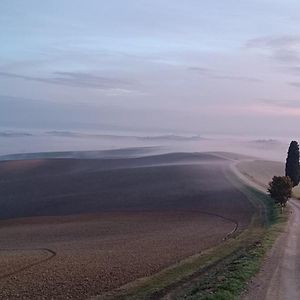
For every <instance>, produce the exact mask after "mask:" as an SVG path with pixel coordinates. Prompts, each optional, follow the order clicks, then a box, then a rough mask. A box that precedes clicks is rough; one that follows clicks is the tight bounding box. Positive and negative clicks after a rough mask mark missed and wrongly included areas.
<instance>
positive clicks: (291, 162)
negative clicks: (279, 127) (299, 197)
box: [285, 141, 300, 187]
mask: <svg viewBox="0 0 300 300" xmlns="http://www.w3.org/2000/svg"><path fill="white" fill-rule="evenodd" d="M285 176H288V177H290V178H291V180H292V183H293V187H294V186H296V185H298V184H299V181H300V166H299V145H298V143H297V142H296V141H292V142H291V144H290V147H289V150H288V155H287V159H286V165H285Z"/></svg>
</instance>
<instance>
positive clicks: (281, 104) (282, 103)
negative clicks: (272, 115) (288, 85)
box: [258, 84, 300, 108]
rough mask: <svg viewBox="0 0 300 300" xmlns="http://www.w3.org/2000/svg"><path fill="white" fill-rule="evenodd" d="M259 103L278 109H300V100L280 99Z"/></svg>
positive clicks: (265, 100)
mask: <svg viewBox="0 0 300 300" xmlns="http://www.w3.org/2000/svg"><path fill="white" fill-rule="evenodd" d="M299 87H300V84H299ZM258 101H259V102H260V103H261V104H263V105H267V106H271V107H278V108H300V100H299V101H297V100H287V99H285V100H278V99H258Z"/></svg>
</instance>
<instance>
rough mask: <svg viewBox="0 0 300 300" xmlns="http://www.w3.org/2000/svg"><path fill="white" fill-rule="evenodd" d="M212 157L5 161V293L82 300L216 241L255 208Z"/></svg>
mask: <svg viewBox="0 0 300 300" xmlns="http://www.w3.org/2000/svg"><path fill="white" fill-rule="evenodd" d="M229 165H230V162H229V161H227V160H226V159H225V158H224V159H223V158H220V157H216V156H214V155H210V154H184V153H181V154H180V153H179V154H169V155H159V156H152V157H143V158H131V159H124V158H123V159H97V160H96V159H90V160H80V159H51V160H28V161H8V162H1V163H0V195H1V199H0V204H1V211H0V218H1V219H2V220H1V221H0V240H1V248H2V250H1V252H0V255H1V256H0V298H4V299H5V298H20V299H34V298H36V299H41V298H43V297H44V298H45V299H51V298H55V299H68V297H69V298H72V299H76V298H77V299H84V298H87V297H89V296H93V295H96V294H100V293H102V292H104V291H108V290H111V289H113V288H116V287H118V286H120V285H123V284H125V283H127V282H130V281H132V280H135V279H137V278H139V277H144V276H148V275H151V274H153V273H155V272H157V271H159V270H161V269H162V268H164V267H166V266H169V265H171V264H174V263H176V262H178V261H180V260H181V259H183V258H185V257H187V256H190V255H193V254H195V253H199V252H200V251H202V250H204V249H207V248H210V247H212V246H214V245H216V244H218V243H220V242H222V240H223V238H224V237H226V235H227V234H228V233H230V232H231V231H233V230H235V229H236V227H237V225H238V230H242V229H243V228H245V227H247V225H248V224H249V222H250V220H251V216H252V214H253V207H252V205H251V204H250V203H249V202H248V200H247V198H246V197H245V196H244V195H243V194H242V193H241V192H240V191H239V190H237V189H236V188H235V187H234V186H233V185H232V183H231V182H230V181H229V180H228V179H227V174H228V172H230V171H229Z"/></svg>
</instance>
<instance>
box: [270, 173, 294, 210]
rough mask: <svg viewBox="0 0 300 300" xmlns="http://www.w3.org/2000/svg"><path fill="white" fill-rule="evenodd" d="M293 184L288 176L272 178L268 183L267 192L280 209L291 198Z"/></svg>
mask: <svg viewBox="0 0 300 300" xmlns="http://www.w3.org/2000/svg"><path fill="white" fill-rule="evenodd" d="M292 188H293V182H292V180H291V178H290V177H288V176H274V177H273V179H272V181H271V182H270V183H269V188H268V192H269V194H270V196H271V197H272V198H273V199H274V201H275V203H278V204H280V206H281V207H283V206H286V203H287V201H288V200H289V198H291V196H292Z"/></svg>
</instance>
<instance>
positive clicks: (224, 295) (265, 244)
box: [172, 207, 287, 300]
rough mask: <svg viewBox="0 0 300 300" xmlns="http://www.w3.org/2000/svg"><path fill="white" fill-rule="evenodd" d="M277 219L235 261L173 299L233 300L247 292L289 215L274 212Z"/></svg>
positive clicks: (236, 253)
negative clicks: (250, 282)
mask: <svg viewBox="0 0 300 300" xmlns="http://www.w3.org/2000/svg"><path fill="white" fill-rule="evenodd" d="M274 213H275V214H276V215H275V216H274V219H273V221H272V223H271V224H270V226H269V227H268V228H267V229H266V230H265V232H263V233H262V236H261V239H260V240H259V241H257V242H254V243H253V244H252V245H250V246H249V247H246V248H243V249H241V250H239V251H236V252H235V253H234V254H233V255H232V257H231V258H230V259H229V260H227V262H225V263H224V265H223V266H219V267H217V268H215V269H214V270H211V271H210V272H209V273H207V274H206V275H205V276H203V277H202V278H201V279H199V280H198V282H196V283H195V284H193V285H192V286H190V288H189V289H186V290H185V291H182V292H181V293H179V294H177V295H176V296H175V297H172V299H188V300H194V299H197V300H198V299H201V300H234V299H237V298H238V297H239V295H240V294H241V292H242V291H243V290H244V289H245V287H246V284H247V282H248V281H249V279H251V278H252V277H253V276H254V275H255V274H256V273H257V272H258V271H259V269H260V265H261V263H262V260H263V257H264V255H265V254H266V252H267V250H269V249H270V248H271V247H272V245H273V243H274V241H275V240H276V238H277V237H278V235H279V234H280V233H281V232H282V230H283V227H284V224H285V221H286V220H287V214H286V213H284V214H281V213H280V210H279V208H277V207H275V208H274Z"/></svg>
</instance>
